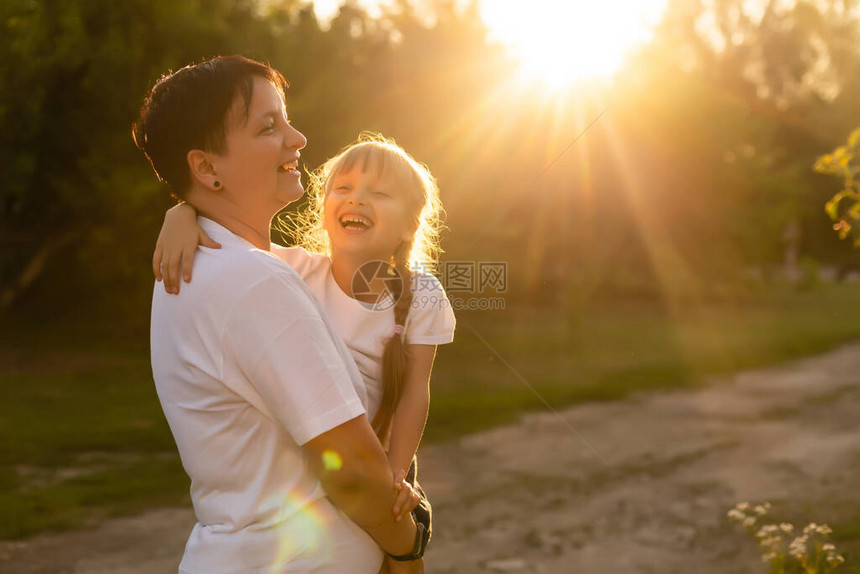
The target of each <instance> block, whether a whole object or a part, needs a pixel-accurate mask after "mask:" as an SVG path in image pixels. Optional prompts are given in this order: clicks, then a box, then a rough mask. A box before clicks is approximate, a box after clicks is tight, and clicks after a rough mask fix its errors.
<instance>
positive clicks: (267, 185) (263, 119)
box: [212, 77, 307, 209]
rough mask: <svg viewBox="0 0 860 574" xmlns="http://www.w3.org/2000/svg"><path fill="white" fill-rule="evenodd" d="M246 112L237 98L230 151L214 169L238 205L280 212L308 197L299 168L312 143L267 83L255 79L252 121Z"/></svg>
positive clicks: (230, 125)
mask: <svg viewBox="0 0 860 574" xmlns="http://www.w3.org/2000/svg"><path fill="white" fill-rule="evenodd" d="M243 108H244V106H243V103H242V101H241V98H237V99H236V101H235V102H234V105H233V108H232V109H231V111H230V114H229V116H228V118H227V120H226V121H227V132H226V151H225V152H224V154H223V155H215V157H214V158H213V162H212V163H213V166H214V168H215V170H216V172H217V176H218V179H219V181H220V182H221V184H222V185H223V189H224V192H225V193H229V194H231V200H233V201H235V202H236V203H237V204H240V205H241V204H247V203H253V204H255V205H260V206H263V205H265V206H266V207H268V208H271V207H274V208H275V209H280V208H281V207H283V206H284V205H286V204H288V203H290V202H293V201H295V200H297V199H299V198H300V197H301V196H302V194H303V193H304V189H303V188H302V182H301V173H300V172H299V170H298V169H297V168H298V160H299V156H300V155H301V154H299V150H300V149H302V148H303V147H305V144H307V140H306V139H305V136H303V135H302V134H301V133H300V132H299V131H298V130H296V129H295V128H294V127H292V126H291V125H290V124H289V120H288V119H287V112H286V107H285V105H284V101H283V99H282V96H281V93H280V92H279V91H278V89H277V88H275V86H273V85H272V84H271V83H270V82H269V81H268V80H266V79H265V78H261V77H255V78H254V92H253V96H252V98H251V102H250V106H249V107H248V114H247V117H245V114H244V113H243V112H244V109H243Z"/></svg>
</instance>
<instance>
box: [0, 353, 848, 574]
mask: <svg viewBox="0 0 860 574" xmlns="http://www.w3.org/2000/svg"><path fill="white" fill-rule="evenodd" d="M858 412H860V344H855V345H851V346H847V347H843V348H841V349H839V350H836V351H834V352H831V353H828V354H826V355H822V356H819V357H814V358H811V359H807V360H803V361H799V362H795V363H792V364H788V365H783V366H779V367H775V368H768V369H763V370H758V371H750V372H745V373H740V374H737V375H734V376H730V377H721V378H718V379H714V380H712V381H709V382H708V384H707V385H706V386H705V387H704V388H701V389H697V390H695V391H684V392H670V393H648V394H642V395H636V396H633V397H632V398H630V399H628V400H625V401H618V402H610V403H594V404H585V405H580V406H576V407H573V408H570V409H567V410H565V411H563V412H561V413H560V414H555V413H551V412H546V413H538V414H533V415H528V416H527V417H525V418H524V419H523V420H522V421H521V422H520V423H519V424H516V425H511V426H507V427H502V428H498V429H495V430H492V431H488V432H484V433H480V434H476V435H472V436H469V437H466V438H464V439H461V440H459V441H456V442H454V443H449V444H443V445H436V446H433V447H428V448H425V449H422V452H421V460H422V467H421V479H422V483H423V484H424V486H425V488H426V489H427V490H428V492H429V493H430V497H431V500H432V501H433V502H434V508H435V513H436V514H435V527H434V530H435V534H434V541H433V545H432V546H431V550H430V552H429V553H428V568H427V571H428V572H432V573H439V574H447V573H455V572H457V573H459V572H462V573H472V572H518V573H538V572H541V573H574V572H585V573H600V574H614V573H622V572H623V573H625V574H637V573H641V574H650V573H653V574H657V573H660V574H669V573H675V572H677V573H690V572H697V573H698V572H720V573H738V574H740V573H744V572H750V573H752V572H761V571H763V570H762V568H761V565H760V564H759V558H758V553H757V550H756V548H755V547H754V544H753V542H752V540H751V539H750V538H748V537H747V536H746V535H745V534H743V533H741V532H740V531H739V530H738V529H737V528H736V527H735V525H732V524H730V523H729V522H728V521H727V520H726V517H725V515H726V511H727V510H728V509H729V508H730V507H731V506H732V505H734V504H735V503H736V502H738V501H741V500H752V501H765V500H769V501H771V502H773V503H774V507H775V509H780V510H781V511H782V512H785V513H787V514H789V515H794V516H795V517H796V518H797V519H798V521H799V522H800V521H801V520H802V521H803V522H804V523H805V522H806V521H810V520H818V521H821V520H825V519H826V517H822V516H821V515H823V514H826V515H827V516H831V517H833V516H838V515H839V513H840V512H841V513H845V514H846V516H853V517H854V518H855V519H856V518H857V516H860V499H858V498H857V497H856V496H852V494H851V493H852V492H853V491H856V477H857V475H858V471H860V417H858V414H857V413H858ZM192 523H193V518H192V516H191V514H190V511H189V510H187V509H162V510H156V511H152V512H150V513H147V514H144V515H141V516H137V517H133V518H125V519H116V520H110V521H108V522H105V523H103V524H102V525H101V526H99V527H98V528H96V529H91V530H86V531H77V532H69V533H64V534H60V535H46V536H40V537H37V538H35V539H32V540H28V541H25V542H18V543H0V574H6V573H9V574H11V573H14V574H26V573H38V574H49V573H50V574H61V573H69V574H108V573H111V574H167V573H168V572H173V573H175V572H176V565H177V564H178V562H179V558H180V556H181V553H182V549H183V545H184V542H185V538H186V536H187V534H188V532H189V530H190V528H191V525H192ZM801 526H802V524H801Z"/></svg>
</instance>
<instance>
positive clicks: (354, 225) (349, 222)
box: [340, 213, 373, 230]
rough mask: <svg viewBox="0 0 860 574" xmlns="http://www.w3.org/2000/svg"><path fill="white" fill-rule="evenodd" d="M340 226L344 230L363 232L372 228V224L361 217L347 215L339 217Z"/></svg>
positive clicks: (352, 214)
mask: <svg viewBox="0 0 860 574" xmlns="http://www.w3.org/2000/svg"><path fill="white" fill-rule="evenodd" d="M340 225H341V227H343V228H344V229H354V230H364V229H370V228H371V227H373V222H372V221H371V220H369V219H367V218H366V217H362V216H361V215H356V214H354V213H347V214H344V215H341V216H340Z"/></svg>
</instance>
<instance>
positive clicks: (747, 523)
mask: <svg viewBox="0 0 860 574" xmlns="http://www.w3.org/2000/svg"><path fill="white" fill-rule="evenodd" d="M741 524H743V525H744V528H752V527H753V526H754V525H755V517H754V516H748V517H747V518H744V521H743V522H742V523H741Z"/></svg>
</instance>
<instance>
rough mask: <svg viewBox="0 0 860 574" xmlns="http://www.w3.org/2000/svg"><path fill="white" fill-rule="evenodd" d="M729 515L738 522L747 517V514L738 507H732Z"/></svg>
mask: <svg viewBox="0 0 860 574" xmlns="http://www.w3.org/2000/svg"><path fill="white" fill-rule="evenodd" d="M727 516H728V517H729V518H730V519H731V520H735V521H737V522H741V521H742V520H743V519H744V518H746V515H745V514H744V513H743V512H741V511H740V510H738V509H736V508H732V509H731V510H729V512H728V514H727Z"/></svg>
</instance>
